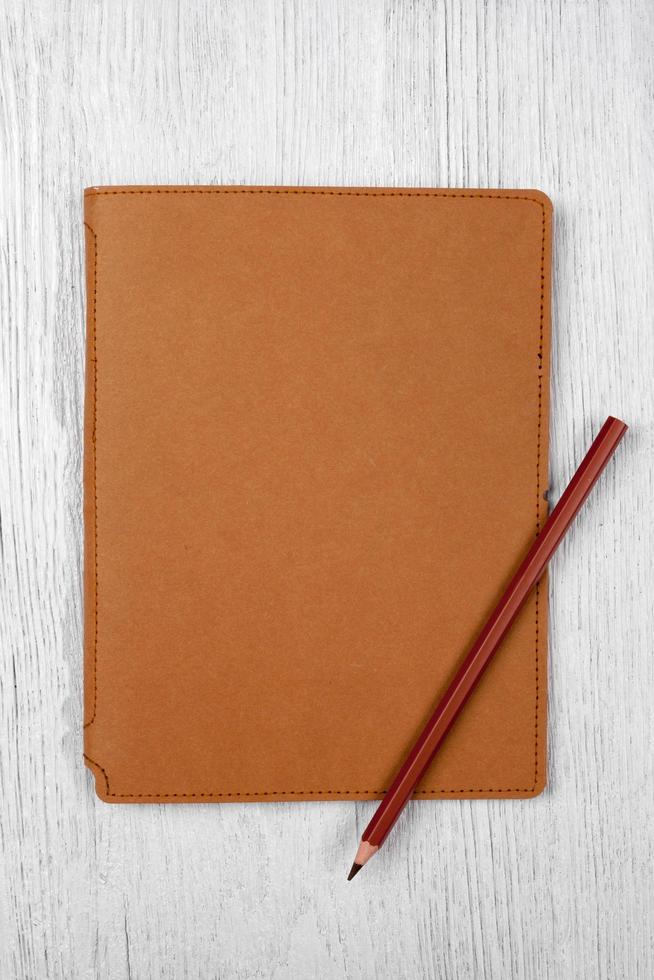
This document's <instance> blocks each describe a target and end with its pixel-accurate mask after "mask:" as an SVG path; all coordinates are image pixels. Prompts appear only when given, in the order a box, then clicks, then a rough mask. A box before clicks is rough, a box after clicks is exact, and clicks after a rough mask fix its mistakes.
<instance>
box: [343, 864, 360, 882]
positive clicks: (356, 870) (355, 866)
mask: <svg viewBox="0 0 654 980" xmlns="http://www.w3.org/2000/svg"><path fill="white" fill-rule="evenodd" d="M362 867H363V865H362V864H357V863H356V861H355V862H354V864H353V865H352V867H351V868H350V873H349V875H348V876H347V880H348V881H352V879H353V878H354V876H355V875H358V874H359V872H360V871H361V868H362Z"/></svg>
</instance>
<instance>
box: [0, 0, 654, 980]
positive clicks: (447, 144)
mask: <svg viewBox="0 0 654 980" xmlns="http://www.w3.org/2000/svg"><path fill="white" fill-rule="evenodd" d="M653 52H654V7H653V6H652V4H651V3H650V2H649V0H613V2H612V0H604V2H601V0H596V2H593V0H587V2H583V0H576V2H574V0H569V2H566V0H503V2H500V0H485V2H484V0H477V2H475V0H470V2H465V3H461V2H460V0H434V2H419V0H414V2H409V0H406V2H404V0H394V2H391V0H386V2H381V0H380V2H377V0H354V2H348V0H278V2H273V0H269V2H267V0H260V2H257V0H222V2H215V0H186V2H185V3H174V2H172V0H171V2H168V0H164V2H162V3H159V4H148V3H146V2H145V0H112V2H109V0H67V2H63V3H62V2H56V0H31V2H27V0H24V2H19V0H4V3H3V4H2V6H1V8H0V223H1V224H0V261H1V264H0V311H1V317H2V320H1V330H0V367H1V371H2V376H1V384H0V399H1V410H0V426H1V430H0V434H1V439H0V454H1V457H0V507H1V515H0V516H1V522H2V523H1V560H2V583H1V593H0V617H1V618H0V640H1V655H0V726H1V743H0V752H1V754H0V976H1V977H2V978H3V980H5V978H7V980H9V978H21V980H22V978H36V980H44V978H48V980H50V978H82V977H102V978H112V980H113V978H123V977H133V978H148V977H171V978H195V977H201V978H211V977H229V978H237V980H240V978H248V980H249V978H257V977H262V978H276V980H277V978H279V980H281V978H284V980H286V978H301V980H308V978H314V977H315V978H320V980H328V978H337V977H338V978H340V977H348V978H380V977H381V978H389V980H391V978H392V980H400V978H407V980H416V978H418V977H420V978H422V977H425V978H447V980H454V978H456V980H458V978H474V980H480V978H481V980H485V978H493V980H495V978H502V980H503V978H506V977H511V978H529V980H531V978H533V980H546V978H561V980H569V978H572V977H574V978H589V980H590V978H592V980H597V978H611V980H613V978H649V977H651V976H652V975H654V921H653V911H652V910H653V909H654V872H653V868H654V845H653V831H652V826H653V824H654V789H653V787H654V781H653V778H652V777H653V775H654V774H653V771H652V770H653V763H652V759H653V753H652V734H653V732H652V716H651V704H652V699H653V696H654V657H653V656H652V643H653V640H654V620H653V617H652V609H651V606H652V595H653V594H654V553H653V552H654V549H653V547H652V545H653V533H652V519H651V498H652V493H653V491H654V474H653V459H654V455H653V452H652V450H653V449H654V394H653V391H654V385H653V381H652V379H653V377H654V329H653V328H654V323H653V316H652V309H654V239H653V231H652V229H653V227H654V193H653V191H654V182H653V178H652V165H653V163H654V145H653V136H652V132H653V130H652V118H653V110H654V105H653V98H654V96H653V93H654V55H653ZM120 182H132V183H141V182H142V183H148V182H151V183H164V182H169V183H288V184H344V185H347V184H371V185H374V184H395V185H403V184H405V185H425V186H448V185H452V186H455V185H469V186H482V187H487V186H500V187H502V186H504V187H538V188H541V189H543V190H545V191H546V192H548V193H549V194H550V195H551V197H552V198H553V201H554V205H555V263H554V281H555V288H554V355H553V365H552V367H553V390H552V405H553V411H552V458H551V485H552V489H553V494H554V495H555V496H556V495H558V493H559V492H560V490H561V488H562V487H563V485H564V483H565V481H566V480H567V479H568V477H569V476H570V475H571V473H572V471H573V468H574V465H575V462H576V461H578V460H579V459H580V457H581V455H582V454H583V451H584V449H585V448H586V446H587V445H588V444H589V442H590V440H591V437H592V435H593V434H594V432H595V431H596V430H597V428H598V427H599V424H600V423H601V421H602V420H603V418H604V416H605V415H606V414H607V413H608V412H611V413H613V414H617V415H620V416H622V417H624V418H625V419H626V420H627V421H628V422H629V423H630V424H631V426H632V428H631V431H630V434H629V436H628V438H627V439H626V440H625V442H624V443H623V445H622V447H621V449H620V450H619V453H618V455H617V457H616V459H615V462H614V465H612V467H611V469H610V472H608V473H607V474H606V475H605V477H604V478H603V482H602V484H601V485H600V486H599V487H598V489H597V491H596V492H595V494H594V496H593V498H592V499H591V501H590V503H589V505H588V507H587V509H586V510H585V512H584V513H583V515H582V516H581V519H580V520H579V523H578V525H577V529H576V531H575V533H574V534H573V535H572V536H571V537H570V539H569V540H568V541H567V542H566V543H565V545H564V547H563V548H562V550H561V552H560V554H559V555H558V557H557V558H556V560H555V562H554V566H553V569H552V575H551V578H550V591H551V637H550V641H551V689H550V710H551V716H550V717H551V729H550V741H551V746H550V748H551V759H550V786H549V789H548V791H547V792H546V794H545V795H543V796H542V797H540V798H538V799H536V800H533V801H451V802H450V801H448V802H443V803H440V802H439V803H431V802H430V803H425V802H422V803H416V804H414V805H412V806H411V807H410V808H409V812H408V815H407V816H406V818H405V819H404V821H403V824H402V826H401V828H398V832H397V833H396V834H395V836H394V837H393V839H392V840H391V841H390V842H389V844H388V845H387V848H386V849H385V853H384V854H383V856H382V857H380V858H378V859H377V860H376V861H375V862H373V864H371V866H370V868H369V869H366V872H365V874H362V875H360V876H359V877H358V878H357V880H356V882H353V883H352V884H349V885H348V884H346V882H345V873H346V871H347V865H348V861H349V859H351V855H352V853H353V851H354V849H355V844H356V841H357V839H358V837H359V834H360V833H361V830H362V829H363V827H364V826H365V824H366V822H367V821H368V819H369V817H370V814H371V812H372V807H373V804H358V805H351V804H269V805H224V806H176V807H173V806H143V807H109V806H106V805H104V804H102V803H100V802H99V801H98V800H97V799H96V798H95V795H94V793H93V788H92V781H91V776H90V775H89V774H88V773H87V772H86V771H85V769H84V767H83V765H82V759H81V702H82V696H81V692H82V677H81V662H82V654H81V650H82V647H81V623H82V608H81V545H82V525H81V424H82V401H83V384H82V382H83V373H82V365H83V345H84V324H83V298H84V297H83V287H82V283H83V275H82V256H83V238H82V223H81V189H82V187H83V186H85V185H89V184H100V183H120Z"/></svg>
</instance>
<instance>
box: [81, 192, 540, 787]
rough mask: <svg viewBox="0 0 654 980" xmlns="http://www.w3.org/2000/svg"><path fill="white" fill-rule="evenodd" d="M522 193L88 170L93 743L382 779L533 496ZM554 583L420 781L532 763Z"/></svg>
mask: <svg viewBox="0 0 654 980" xmlns="http://www.w3.org/2000/svg"><path fill="white" fill-rule="evenodd" d="M550 221H551V205H550V202H549V200H548V198H547V197H545V195H543V194H541V193H539V192H538V191H508V190H493V191H483V190H427V189H419V190H418V189H416V190H395V189H381V188H374V189H373V188H367V189H366V188H360V189H354V188H347V189H346V188H281V187H280V188H272V187H269V188H265V187H262V188H257V187H94V188H91V189H89V190H87V191H86V194H85V224H86V259H87V311H88V317H87V325H88V357H87V387H86V409H85V431H86V434H85V464H84V481H85V499H84V516H85V758H86V762H87V764H88V765H89V767H90V768H91V770H92V771H93V773H94V774H95V782H96V788H97V792H98V794H99V796H100V797H101V798H102V799H103V800H106V801H109V802H119V803H120V802H122V803H129V802H134V803H135V802H148V801H157V802H162V801H171V802H174V801H203V802H207V801H216V802H219V801H236V800H323V799H324V800H334V799H373V798H379V797H380V796H381V795H382V794H383V792H384V790H385V789H386V787H387V786H388V785H389V781H390V779H391V777H392V776H393V775H394V772H395V771H396V769H397V767H398V766H399V765H400V764H401V762H402V760H403V757H404V755H405V753H406V752H407V750H408V749H409V747H410V746H411V744H412V742H413V741H414V739H415V738H416V736H417V734H418V732H419V731H420V729H421V728H422V726H423V724H424V722H425V721H426V719H427V717H428V716H429V714H430V712H431V711H432V709H433V708H434V706H435V704H436V701H437V700H438V698H439V697H440V696H441V694H442V693H443V691H444V690H445V688H446V686H447V684H448V682H449V680H450V679H451V677H452V675H453V673H454V671H455V669H456V667H457V665H458V664H459V662H460V661H461V659H462V657H463V656H464V655H465V653H466V652H467V649H468V648H469V646H470V644H471V643H472V641H473V640H474V638H475V635H476V633H477V631H478V630H479V628H480V627H481V625H482V623H483V621H484V620H485V618H486V616H487V615H488V614H489V613H490V611H491V609H492V608H493V605H494V604H495V602H496V600H497V599H498V597H499V595H500V594H501V591H502V589H503V588H504V586H505V585H506V584H507V582H508V579H509V578H510V577H511V575H512V573H513V571H514V570H515V568H516V567H517V565H518V563H519V561H520V559H521V557H522V555H523V552H524V551H525V550H526V549H527V547H528V546H529V545H530V543H531V542H532V541H533V539H534V536H535V535H536V534H537V533H538V530H539V528H540V526H541V525H542V523H543V521H544V519H545V517H546V515H547V502H546V500H545V497H544V494H545V491H546V488H547V468H548V467H547V448H548V391H549V384H548V367H549V319H550V304H549V294H550ZM546 616H547V587H546V585H545V583H544V582H541V585H540V587H539V589H538V591H537V592H535V593H534V594H533V595H532V597H531V599H530V600H529V602H528V603H527V605H526V607H525V608H524V609H523V611H522V612H521V614H520V616H519V618H518V619H517V620H516V623H515V625H514V626H513V628H512V630H511V632H510V635H509V636H508V638H507V640H506V641H505V643H504V644H503V645H502V647H501V648H500V650H499V651H498V653H497V656H496V657H495V659H494V660H493V662H492V663H491V665H490V667H489V669H488V671H487V673H486V674H485V675H484V678H483V679H482V681H481V683H480V685H479V688H478V689H477V690H476V691H475V693H474V694H473V695H472V697H471V699H470V701H469V703H468V705H467V707H466V709H465V711H464V712H463V714H462V716H461V718H460V719H459V720H458V721H457V723H456V725H455V726H454V728H453V729H452V732H451V734H450V735H449V736H448V739H447V740H446V742H445V743H444V746H443V749H442V751H441V752H440V753H439V754H438V756H437V757H436V759H435V761H434V763H433V765H432V767H431V769H430V771H429V772H428V774H427V775H426V777H425V778H424V780H423V782H422V783H421V785H420V787H419V790H418V794H417V795H418V798H434V797H444V798H452V797H454V798H456V797H526V796H533V795H535V794H537V793H538V792H539V791H540V790H541V789H542V788H543V786H544V783H545V774H546V764H545V746H546V705H547V682H546V661H547V649H546V638H547V622H546Z"/></svg>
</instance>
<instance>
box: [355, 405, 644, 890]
mask: <svg viewBox="0 0 654 980" xmlns="http://www.w3.org/2000/svg"><path fill="white" fill-rule="evenodd" d="M626 431H627V426H626V425H625V423H624V422H621V421H620V419H616V418H613V417H612V416H609V417H608V419H607V420H606V422H605V423H604V425H603V426H602V428H601V429H600V432H599V434H598V436H597V438H596V439H595V441H594V442H593V444H592V446H591V447H590V449H589V450H588V452H587V453H586V455H585V457H584V459H583V460H582V462H581V464H580V466H579V469H578V470H577V472H576V473H575V475H574V476H573V477H572V480H571V481H570V483H569V484H568V486H567V488H566V489H565V491H564V492H563V495H562V496H561V499H560V500H559V502H558V504H557V505H556V507H555V508H554V510H553V511H552V513H551V514H550V516H549V517H548V519H547V520H546V522H545V524H544V525H543V528H542V530H541V531H540V533H539V534H538V537H537V538H536V540H535V541H534V543H533V544H532V546H531V548H530V549H529V551H528V552H527V554H526V556H525V558H524V560H523V562H522V564H521V565H520V567H519V568H518V570H517V572H516V573H515V575H514V576H513V578H512V579H511V582H510V583H509V585H508V587H507V589H506V591H505V592H504V595H503V596H502V598H501V599H500V601H499V602H498V604H497V606H496V607H495V609H494V610H493V612H492V613H491V615H490V617H489V619H488V621H487V623H486V625H485V626H484V627H483V629H482V631H481V633H480V634H479V636H478V637H477V640H476V642H475V643H474V645H473V647H472V649H471V650H470V652H469V653H468V655H467V656H466V657H465V659H464V660H463V663H462V664H461V666H460V667H459V670H458V671H457V673H456V676H455V677H454V680H453V681H452V683H451V684H450V686H449V688H448V689H447V691H446V692H445V694H444V695H443V697H442V698H441V700H440V702H439V704H438V707H437V708H436V710H435V711H434V713H433V715H432V716H431V718H430V719H429V721H428V722H427V724H426V725H425V727H424V729H423V730H422V733H421V734H420V736H419V737H418V740H417V742H416V743H415V745H414V746H413V748H412V749H411V751H410V752H409V754H408V756H407V758H406V761H405V762H404V765H403V766H402V768H401V769H400V771H399V772H398V774H397V776H396V777H395V779H394V780H393V783H392V785H391V787H390V789H389V790H388V791H387V793H386V795H385V796H384V798H383V800H382V801H381V803H380V804H379V806H378V807H377V809H376V811H375V814H374V816H373V818H372V820H371V821H370V823H369V824H368V826H367V827H366V829H365V830H364V832H363V836H362V838H361V844H360V845H359V849H358V851H357V853H356V857H355V859H354V864H353V865H352V869H351V871H350V873H349V875H348V881H351V879H352V878H354V876H355V874H357V873H358V872H359V871H360V870H361V868H362V867H363V865H364V864H366V862H368V861H369V860H370V858H371V857H372V856H373V855H374V854H376V853H377V851H378V850H379V848H380V847H381V845H382V844H383V843H384V841H385V840H386V838H387V837H388V834H389V833H390V831H391V829H392V827H393V825H394V824H395V821H396V820H397V818H398V817H399V815H400V814H401V812H402V810H403V809H404V807H405V806H406V805H407V803H408V802H409V800H410V799H411V796H412V795H413V791H414V789H415V788H416V785H417V783H418V782H419V780H420V778H421V776H422V775H423V773H424V772H425V770H426V769H427V766H428V765H429V764H430V762H431V761H432V759H433V758H434V755H435V754H436V752H437V751H438V748H439V747H440V745H441V743H442V741H443V739H444V738H445V736H446V735H447V733H448V731H449V730H450V728H451V727H452V725H453V724H454V721H455V720H456V718H457V717H458V715H459V712H460V711H461V709H462V708H463V706H464V705H465V703H466V701H467V700H468V698H469V697H470V695H471V693H472V692H473V690H474V689H475V687H476V686H477V684H478V683H479V679H480V677H481V676H482V674H483V672H484V670H485V669H486V667H487V666H488V663H489V661H490V660H491V658H492V656H493V654H494V653H495V651H496V650H497V648H498V646H499V645H500V643H501V641H502V640H503V638H504V636H505V635H506V633H507V631H508V629H509V627H510V626H511V624H512V623H513V620H514V619H515V617H516V616H517V614H518V612H519V611H520V609H521V607H522V606H523V604H524V602H525V600H526V599H527V597H528V595H529V593H530V592H531V590H532V589H533V588H534V586H535V585H536V582H537V581H538V579H539V578H540V576H541V575H542V574H543V572H544V571H545V567H546V565H547V563H548V561H549V560H550V558H551V557H552V555H553V554H554V552H555V550H556V548H557V546H558V545H559V542H560V541H561V539H562V538H563V535H564V534H565V532H566V531H567V530H568V528H569V527H570V524H571V523H572V521H573V520H574V518H575V516H576V515H577V513H578V512H579V510H580V508H581V506H582V504H583V503H584V501H585V499H586V497H587V496H588V494H589V493H590V491H591V490H592V488H593V486H594V485H595V482H596V481H597V479H598V478H599V476H600V474H601V473H602V471H603V470H604V467H605V466H606V464H607V463H608V461H609V460H610V458H611V456H612V455H613V453H614V452H615V450H616V447H617V445H618V443H619V442H620V440H621V439H622V437H623V435H624V434H625V432H626Z"/></svg>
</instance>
